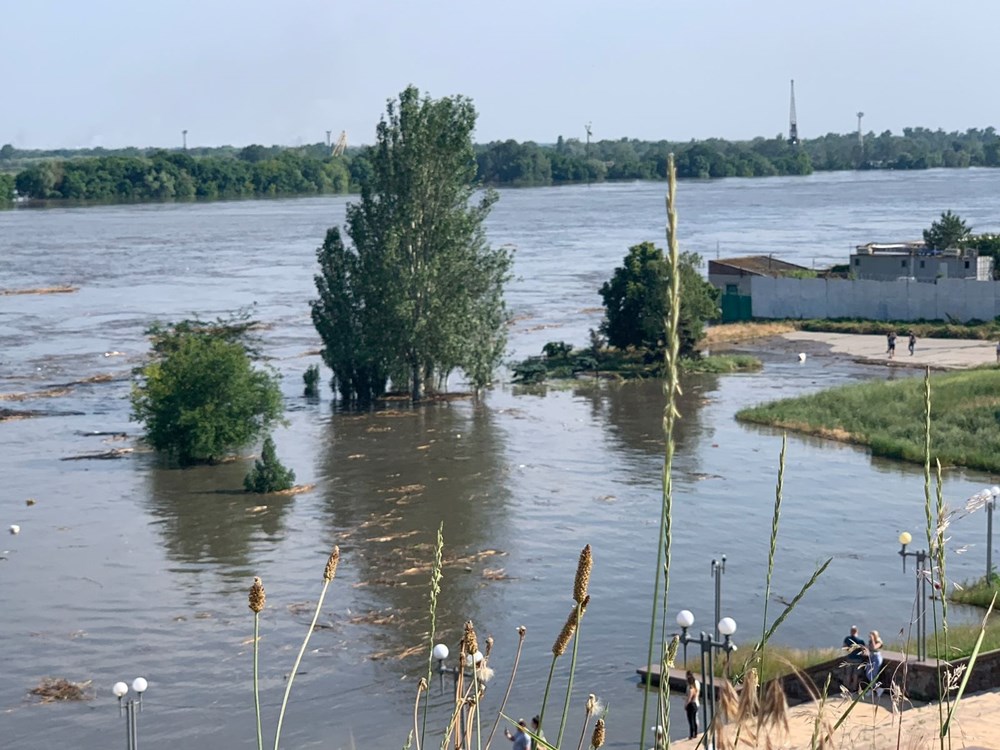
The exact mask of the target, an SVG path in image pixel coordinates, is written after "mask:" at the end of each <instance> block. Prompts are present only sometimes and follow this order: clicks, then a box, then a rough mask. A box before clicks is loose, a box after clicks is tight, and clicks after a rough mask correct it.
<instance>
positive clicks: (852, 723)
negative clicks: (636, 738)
mask: <svg viewBox="0 0 1000 750" xmlns="http://www.w3.org/2000/svg"><path fill="white" fill-rule="evenodd" d="M848 705H850V702H849V701H848V699H846V698H840V697H838V698H835V699H833V700H831V701H828V702H827V704H826V708H825V710H824V716H825V717H826V718H827V719H829V720H830V721H831V723H836V721H837V720H838V719H839V717H840V716H841V715H842V714H843V712H844V710H845V709H846V708H847V707H848ZM816 710H817V708H816V705H815V704H804V705H801V706H796V707H795V708H792V709H791V711H790V714H791V715H790V717H789V730H790V731H789V734H788V736H787V737H784V738H779V737H777V736H775V735H774V734H772V735H771V740H772V742H773V744H772V747H773V748H775V750H777V749H778V748H787V749H789V750H790V749H791V748H796V749H798V748H809V747H811V745H812V736H813V728H814V726H815V720H816ZM678 720H679V721H683V717H679V718H678ZM939 726H940V724H939V721H938V705H937V704H936V703H934V704H928V705H922V706H920V707H912V708H905V707H904V710H903V711H902V712H901V713H898V714H893V712H892V710H891V708H890V705H889V700H888V697H884V698H882V699H881V701H880V704H879V705H872V704H870V703H866V704H858V705H857V706H856V707H855V708H854V710H853V711H852V712H851V713H850V715H849V716H848V718H847V720H846V721H845V722H844V724H843V725H842V726H841V727H840V729H838V730H837V732H836V734H834V735H833V740H832V742H831V743H830V747H832V748H836V749H838V750H840V749H843V750H848V749H849V748H855V747H857V748H866V749H867V750H895V748H896V747H897V741H898V747H899V748H901V749H902V750H924V749H925V748H926V749H927V750H931V749H932V748H937V747H939V744H938V731H939ZM900 730H902V731H901V733H900ZM720 744H721V743H720ZM696 745H697V742H696V741H693V740H685V741H682V742H676V741H675V742H671V743H670V746H671V747H676V748H678V750H693V749H694V748H695V747H696ZM741 746H743V747H751V746H748V745H742V738H741ZM759 746H760V747H765V743H764V742H763V741H761V742H760V743H759ZM946 747H947V745H946ZM951 747H952V748H953V750H962V749H963V748H964V750H984V749H987V748H988V749H989V750H1000V690H991V691H988V692H985V693H978V694H976V695H969V696H966V697H964V698H963V699H962V702H961V705H960V707H959V710H958V713H957V714H956V718H955V721H954V723H953V725H952V731H951Z"/></svg>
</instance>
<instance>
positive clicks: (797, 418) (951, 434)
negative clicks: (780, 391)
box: [736, 368, 1000, 471]
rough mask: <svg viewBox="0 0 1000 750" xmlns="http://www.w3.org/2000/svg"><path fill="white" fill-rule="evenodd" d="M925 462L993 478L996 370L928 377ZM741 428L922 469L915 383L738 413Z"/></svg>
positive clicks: (998, 455)
mask: <svg viewBox="0 0 1000 750" xmlns="http://www.w3.org/2000/svg"><path fill="white" fill-rule="evenodd" d="M931 389H932V391H933V394H934V398H933V405H932V407H931V420H932V424H931V445H933V446H935V449H934V455H933V458H939V459H940V460H941V463H942V464H945V465H952V466H966V467H968V468H971V469H981V470H984V471H1000V370H997V369H995V368H990V369H977V370H969V371H965V372H957V373H947V374H941V375H932V376H931ZM736 418H737V419H740V420H742V421H744V422H752V423H756V424H764V425H771V426H773V427H779V428H783V429H787V430H793V431H797V432H804V433H809V434H812V435H818V436H820V437H826V438H832V439H835V440H841V441H843V442H849V443H856V444H858V445H865V446H868V447H869V448H870V449H871V452H872V454H874V455H876V456H886V457H888V458H896V459H901V460H904V461H914V462H917V463H923V460H924V456H923V450H924V449H923V430H924V425H923V422H924V394H923V383H922V382H921V380H920V379H919V378H909V379H906V380H901V381H895V382H873V383H861V384H858V385H848V386H842V387H839V388H831V389H829V390H826V391H821V392H820V393H816V394H813V395H811V396H802V397H799V398H792V399H785V400H782V401H775V402H772V403H769V404H763V405H760V406H754V407H750V408H748V409H743V410H742V411H740V412H739V413H737V415H736Z"/></svg>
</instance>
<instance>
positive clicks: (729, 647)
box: [677, 609, 736, 734]
mask: <svg viewBox="0 0 1000 750" xmlns="http://www.w3.org/2000/svg"><path fill="white" fill-rule="evenodd" d="M677 624H678V625H679V626H680V628H681V635H680V642H681V644H683V646H684V657H685V661H686V660H687V645H688V643H697V644H698V646H699V647H700V648H701V684H702V687H703V689H704V691H705V696H704V700H703V701H702V704H701V715H702V724H703V727H704V729H703V731H704V732H705V733H706V734H708V733H709V732H710V731H711V727H712V722H713V721H714V720H715V702H716V696H715V651H716V650H717V649H718V650H721V651H724V652H725V654H726V663H727V665H728V663H729V656H730V654H732V652H733V651H735V650H736V644H735V643H733V634H734V633H735V632H736V620H734V619H733V618H732V617H723V618H721V619H720V620H719V621H718V622H717V623H716V629H717V630H718V631H719V633H720V634H721V636H722V640H716V639H714V638H712V636H711V635H709V634H708V633H706V632H704V631H702V632H701V633H699V635H698V637H697V638H695V637H694V636H692V635H691V634H690V633H689V632H688V630H689V629H690V628H691V626H692V625H694V615H693V614H692V613H691V611H690V610H687V609H682V610H681V611H680V612H678V613H677ZM726 671H727V674H728V671H729V670H728V669H727V670H726Z"/></svg>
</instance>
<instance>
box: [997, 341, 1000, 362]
mask: <svg viewBox="0 0 1000 750" xmlns="http://www.w3.org/2000/svg"><path fill="white" fill-rule="evenodd" d="M997 364H998V365H1000V341H998V342H997Z"/></svg>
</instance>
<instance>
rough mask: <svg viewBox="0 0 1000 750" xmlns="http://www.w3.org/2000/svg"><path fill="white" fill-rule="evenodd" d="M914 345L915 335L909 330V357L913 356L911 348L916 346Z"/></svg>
mask: <svg viewBox="0 0 1000 750" xmlns="http://www.w3.org/2000/svg"><path fill="white" fill-rule="evenodd" d="M916 346H917V337H916V335H914V333H913V331H910V345H909V349H910V356H911V357H912V356H913V350H914V349H915V348H916Z"/></svg>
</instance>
